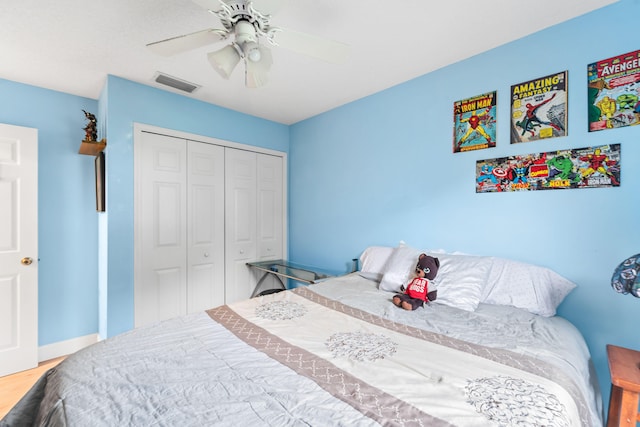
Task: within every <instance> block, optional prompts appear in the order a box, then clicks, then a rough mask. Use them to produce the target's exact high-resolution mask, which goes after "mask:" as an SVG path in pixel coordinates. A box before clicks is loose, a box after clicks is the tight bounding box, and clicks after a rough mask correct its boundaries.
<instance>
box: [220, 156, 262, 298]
mask: <svg viewBox="0 0 640 427" xmlns="http://www.w3.org/2000/svg"><path fill="white" fill-rule="evenodd" d="M225 159H226V161H225V167H226V183H225V212H226V214H225V240H226V257H225V264H226V269H225V272H226V283H227V286H226V303H227V304H229V303H232V302H235V301H239V300H242V299H246V298H249V297H250V296H251V292H252V291H253V287H254V286H255V279H254V278H253V275H251V274H249V269H248V268H247V266H246V265H245V264H246V263H247V261H253V260H255V259H256V255H257V253H256V252H257V251H256V249H257V240H256V228H257V227H256V214H257V211H256V175H257V174H256V159H257V154H256V153H254V152H251V151H244V150H238V149H234V148H226V149H225Z"/></svg>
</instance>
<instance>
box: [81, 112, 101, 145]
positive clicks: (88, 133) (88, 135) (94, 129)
mask: <svg viewBox="0 0 640 427" xmlns="http://www.w3.org/2000/svg"><path fill="white" fill-rule="evenodd" d="M82 111H83V112H84V116H85V117H86V118H87V120H89V123H87V125H86V126H85V127H84V132H85V141H97V140H98V120H96V116H95V115H93V114H91V113H88V112H86V111H84V110H82Z"/></svg>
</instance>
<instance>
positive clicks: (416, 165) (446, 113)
mask: <svg viewBox="0 0 640 427" xmlns="http://www.w3.org/2000/svg"><path fill="white" fill-rule="evenodd" d="M630 16H640V2H639V1H637V0H626V1H625V0H623V1H621V2H619V3H616V4H614V5H612V6H609V7H606V8H604V9H601V10H599V11H597V12H594V13H591V14H588V15H585V16H582V17H579V18H577V19H574V20H572V21H569V22H567V23H564V24H561V25H559V26H556V27H553V28H550V29H547V30H545V31H542V32H539V33H536V34H534V35H531V36H529V37H526V38H524V39H520V40H517V41H515V42H512V43H510V44H508V45H505V46H502V47H499V48H496V49H494V50H491V51H489V52H487V53H484V54H481V55H478V56H475V57H473V58H470V59H468V60H465V61H462V62H459V63H456V64H454V65H451V66H448V67H446V68H443V69H440V70H438V71H435V72H432V73H429V74H427V75H424V76H422V77H420V78H417V79H414V80H412V81H409V82H407V83H405V84H401V85H399V86H396V87H393V88H391V89H388V90H386V91H383V92H380V93H378V94H375V95H372V96H369V97H367V98H364V99H361V100H358V101H356V102H353V103H351V104H348V105H345V106H343V107H341V108H337V109H334V110H332V111H329V112H327V113H325V114H322V115H320V116H317V117H314V118H311V119H308V120H306V121H303V122H300V123H298V124H295V125H293V126H292V127H291V149H290V153H289V164H290V175H289V185H290V187H289V191H290V192H289V218H290V220H289V236H290V237H289V253H290V257H291V258H292V260H293V261H298V262H301V263H307V264H313V265H321V266H324V267H326V268H332V269H342V271H347V270H348V268H349V267H350V260H351V259H352V258H354V257H357V256H359V255H360V253H361V252H362V250H363V249H364V248H365V247H367V246H369V245H388V246H395V245H396V244H397V243H398V242H399V241H400V240H404V241H406V242H407V243H408V244H410V245H411V246H414V247H417V248H423V249H427V248H434V249H435V248H444V249H448V250H458V251H464V252H467V253H471V254H478V255H495V256H503V257H508V258H511V259H516V260H520V261H525V262H530V263H534V264H538V265H542V266H546V267H550V268H552V269H554V270H556V271H557V272H559V273H560V274H562V275H564V276H566V277H567V278H569V279H571V280H572V281H574V282H575V283H577V284H578V285H579V287H578V288H577V289H576V290H574V291H573V292H572V293H571V294H570V295H569V297H568V298H567V299H566V300H565V302H564V304H563V305H562V306H561V307H560V311H559V312H560V314H561V315H563V316H565V317H567V318H568V319H570V320H571V321H572V322H573V323H574V324H575V325H576V326H578V328H580V329H581V330H582V332H583V333H584V335H585V337H586V340H587V342H588V345H589V347H590V350H591V351H592V354H593V359H594V362H595V365H596V368H597V370H598V375H599V378H600V382H601V384H602V389H603V392H604V395H605V398H606V397H607V396H608V391H609V386H608V383H609V375H608V368H607V361H606V353H605V345H606V344H607V343H614V344H618V345H622V346H627V347H632V348H638V349H640V341H639V340H638V335H637V325H638V320H639V319H640V315H639V314H638V313H639V310H640V300H638V299H636V298H633V297H632V296H629V295H626V296H623V295H621V294H617V293H615V292H613V291H612V289H611V286H610V279H611V274H612V272H613V269H614V267H615V266H616V265H617V264H618V263H619V262H620V261H621V260H622V259H624V258H626V257H628V256H630V255H633V254H635V253H638V252H640V229H639V228H638V227H637V220H638V206H639V205H640V201H639V199H638V194H639V193H640V191H639V190H640V141H639V139H640V126H635V127H627V128H620V129H614V130H607V131H601V132H594V133H589V132H588V131H587V76H586V67H587V64H589V63H591V62H595V61H597V60H600V59H605V58H608V57H611V56H615V55H619V54H623V53H626V52H629V51H633V50H637V49H640V45H639V44H638V38H637V37H634V36H629V35H625V34H619V35H618V36H615V37H614V39H612V38H610V37H603V36H602V33H599V32H598V29H602V28H604V27H606V25H608V24H607V23H609V24H611V23H617V24H616V25H618V24H619V23H622V22H625V20H628V17H630ZM424 54H425V55H428V43H427V44H426V47H425V49H424ZM564 70H568V71H569V79H568V80H569V113H568V120H569V125H568V131H569V134H568V136H566V137H563V138H555V139H550V140H544V141H537V142H530V143H523V144H515V145H510V143H509V135H510V133H509V117H510V103H509V90H510V86H511V85H512V84H516V83H518V82H522V81H527V80H529V79H533V78H537V77H542V76H545V75H549V74H552V73H554V72H559V71H564ZM493 90H497V91H498V114H497V119H498V129H497V139H498V144H497V147H496V148H492V149H487V150H479V151H474V152H466V153H457V154H453V153H452V123H453V117H452V110H453V103H454V102H455V101H457V100H460V99H464V98H468V97H471V96H474V95H479V94H482V93H485V92H489V91H493ZM610 143H621V144H622V161H621V163H622V177H621V181H622V185H621V186H620V187H618V188H609V189H581V190H558V191H534V192H522V193H504V194H502V193H491V194H476V193H475V185H474V183H475V163H476V160H480V159H490V158H494V157H502V156H508V155H515V154H528V153H536V152H544V151H552V150H557V149H565V148H580V147H589V146H596V145H604V144H610Z"/></svg>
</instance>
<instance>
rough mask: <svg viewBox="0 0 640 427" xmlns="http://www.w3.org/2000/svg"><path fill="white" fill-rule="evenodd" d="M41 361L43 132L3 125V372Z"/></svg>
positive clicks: (0, 278) (0, 367) (0, 288)
mask: <svg viewBox="0 0 640 427" xmlns="http://www.w3.org/2000/svg"><path fill="white" fill-rule="evenodd" d="M37 365H38V131H37V129H31V128H24V127H18V126H11V125H4V124H0V376H4V375H8V374H11V373H14V372H18V371H22V370H25V369H30V368H33V367H35V366H37Z"/></svg>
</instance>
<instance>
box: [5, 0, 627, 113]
mask: <svg viewBox="0 0 640 427" xmlns="http://www.w3.org/2000/svg"><path fill="white" fill-rule="evenodd" d="M616 1H618V0H537V1H535V2H531V1H525V0H483V1H477V0H457V1H438V2H435V1H433V0H392V1H380V0H290V1H289V2H288V4H287V5H286V6H285V7H284V8H283V9H282V10H280V11H279V12H278V13H277V14H275V15H274V16H273V18H272V20H271V25H272V26H278V27H283V28H285V29H286V28H291V29H293V30H297V31H301V32H305V33H309V34H313V35H317V36H322V37H326V38H330V39H333V40H337V41H341V42H344V43H347V44H348V45H350V46H351V49H352V50H351V56H350V58H349V60H348V61H347V62H346V63H344V64H340V65H335V64H329V63H325V62H322V61H319V60H316V59H312V58H309V57H306V56H304V55H300V54H296V53H293V52H290V51H287V50H285V49H284V48H281V47H274V48H272V53H273V61H274V64H273V66H272V68H271V71H270V73H269V83H268V84H267V85H266V86H264V87H262V88H259V89H248V88H245V86H244V71H243V69H242V66H241V65H242V64H240V65H239V66H238V67H237V68H236V69H235V71H234V73H233V74H232V76H231V78H230V79H229V80H228V81H227V80H223V79H222V78H221V77H220V76H219V75H218V74H217V73H216V72H215V71H213V69H212V68H211V66H210V65H209V63H208V61H207V58H206V53H207V52H210V51H214V50H217V49H219V48H221V47H223V46H224V45H225V44H224V43H225V42H219V43H217V44H215V45H214V46H211V47H205V48H200V49H197V50H194V51H191V52H187V53H183V54H180V55H177V56H174V57H171V58H165V57H160V56H157V55H155V54H153V53H151V52H150V51H149V50H148V49H147V48H146V47H145V45H146V44H148V43H151V42H154V41H158V40H163V39H166V38H170V37H174V36H178V35H182V34H186V33H192V32H195V31H199V30H203V29H207V28H222V26H221V25H220V22H219V21H218V19H217V18H216V17H215V16H214V15H212V14H210V13H208V12H207V11H206V10H204V9H203V8H202V7H200V6H198V5H197V4H195V3H193V2H192V1H191V0H89V1H87V0H55V1H46V0H45V1H43V0H1V4H0V78H5V79H9V80H13V81H17V82H22V83H27V84H31V85H35V86H40V87H44V88H49V89H53V90H57V91H62V92H66V93H70V94H73V95H79V96H84V97H88V98H93V99H97V98H98V97H99V96H100V91H101V90H102V88H103V86H104V83H105V80H106V76H107V75H108V74H111V75H115V76H119V77H122V78H125V79H128V80H132V81H134V82H139V83H142V84H146V85H150V86H156V87H161V88H164V89H166V87H165V86H161V85H159V84H157V83H155V82H154V81H153V78H154V75H155V74H156V72H158V71H161V72H163V73H166V74H169V75H171V76H174V77H178V78H180V79H183V80H187V81H189V82H192V83H195V84H197V85H201V86H202V87H201V88H200V89H199V90H197V91H196V92H194V93H193V94H190V95H186V96H189V97H193V98H196V99H199V100H202V101H205V102H209V103H212V104H216V105H220V106H223V107H227V108H230V109H232V110H236V111H240V112H243V113H247V114H251V115H254V116H258V117H262V118H265V119H269V120H273V121H276V122H279V123H283V124H292V123H295V122H298V121H300V120H303V119H306V118H308V117H311V116H314V115H316V114H319V113H322V112H324V111H328V110H330V109H332V108H334V107H337V106H339V105H343V104H346V103H348V102H350V101H353V100H356V99H359V98H362V97H364V96H367V95H370V94H372V93H375V92H378V91H380V90H383V89H386V88H389V87H391V86H394V85H397V84H399V83H402V82H405V81H407V80H410V79H412V78H415V77H418V76H420V75H423V74H426V73H428V72H430V71H433V70H436V69H438V68H442V67H444V66H446V65H448V64H451V63H454V62H457V61H460V60H462V59H465V58H468V57H470V56H473V55H476V54H478V53H481V52H484V51H487V50H489V49H491V48H494V47H496V46H499V45H502V44H504V43H507V42H509V41H512V40H515V39H519V38H521V37H524V36H526V35H528V34H531V33H534V32H536V31H539V30H541V29H544V28H547V27H549V26H552V25H555V24H558V23H560V22H563V21H566V20H568V19H571V18H573V17H576V16H579V15H582V14H584V13H587V12H590V11H592V10H594V9H597V8H600V7H603V6H606V5H608V4H611V3H614V2H616ZM259 2H260V0H255V5H256V8H259ZM168 90H172V89H168ZM180 93H182V92H180Z"/></svg>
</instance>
